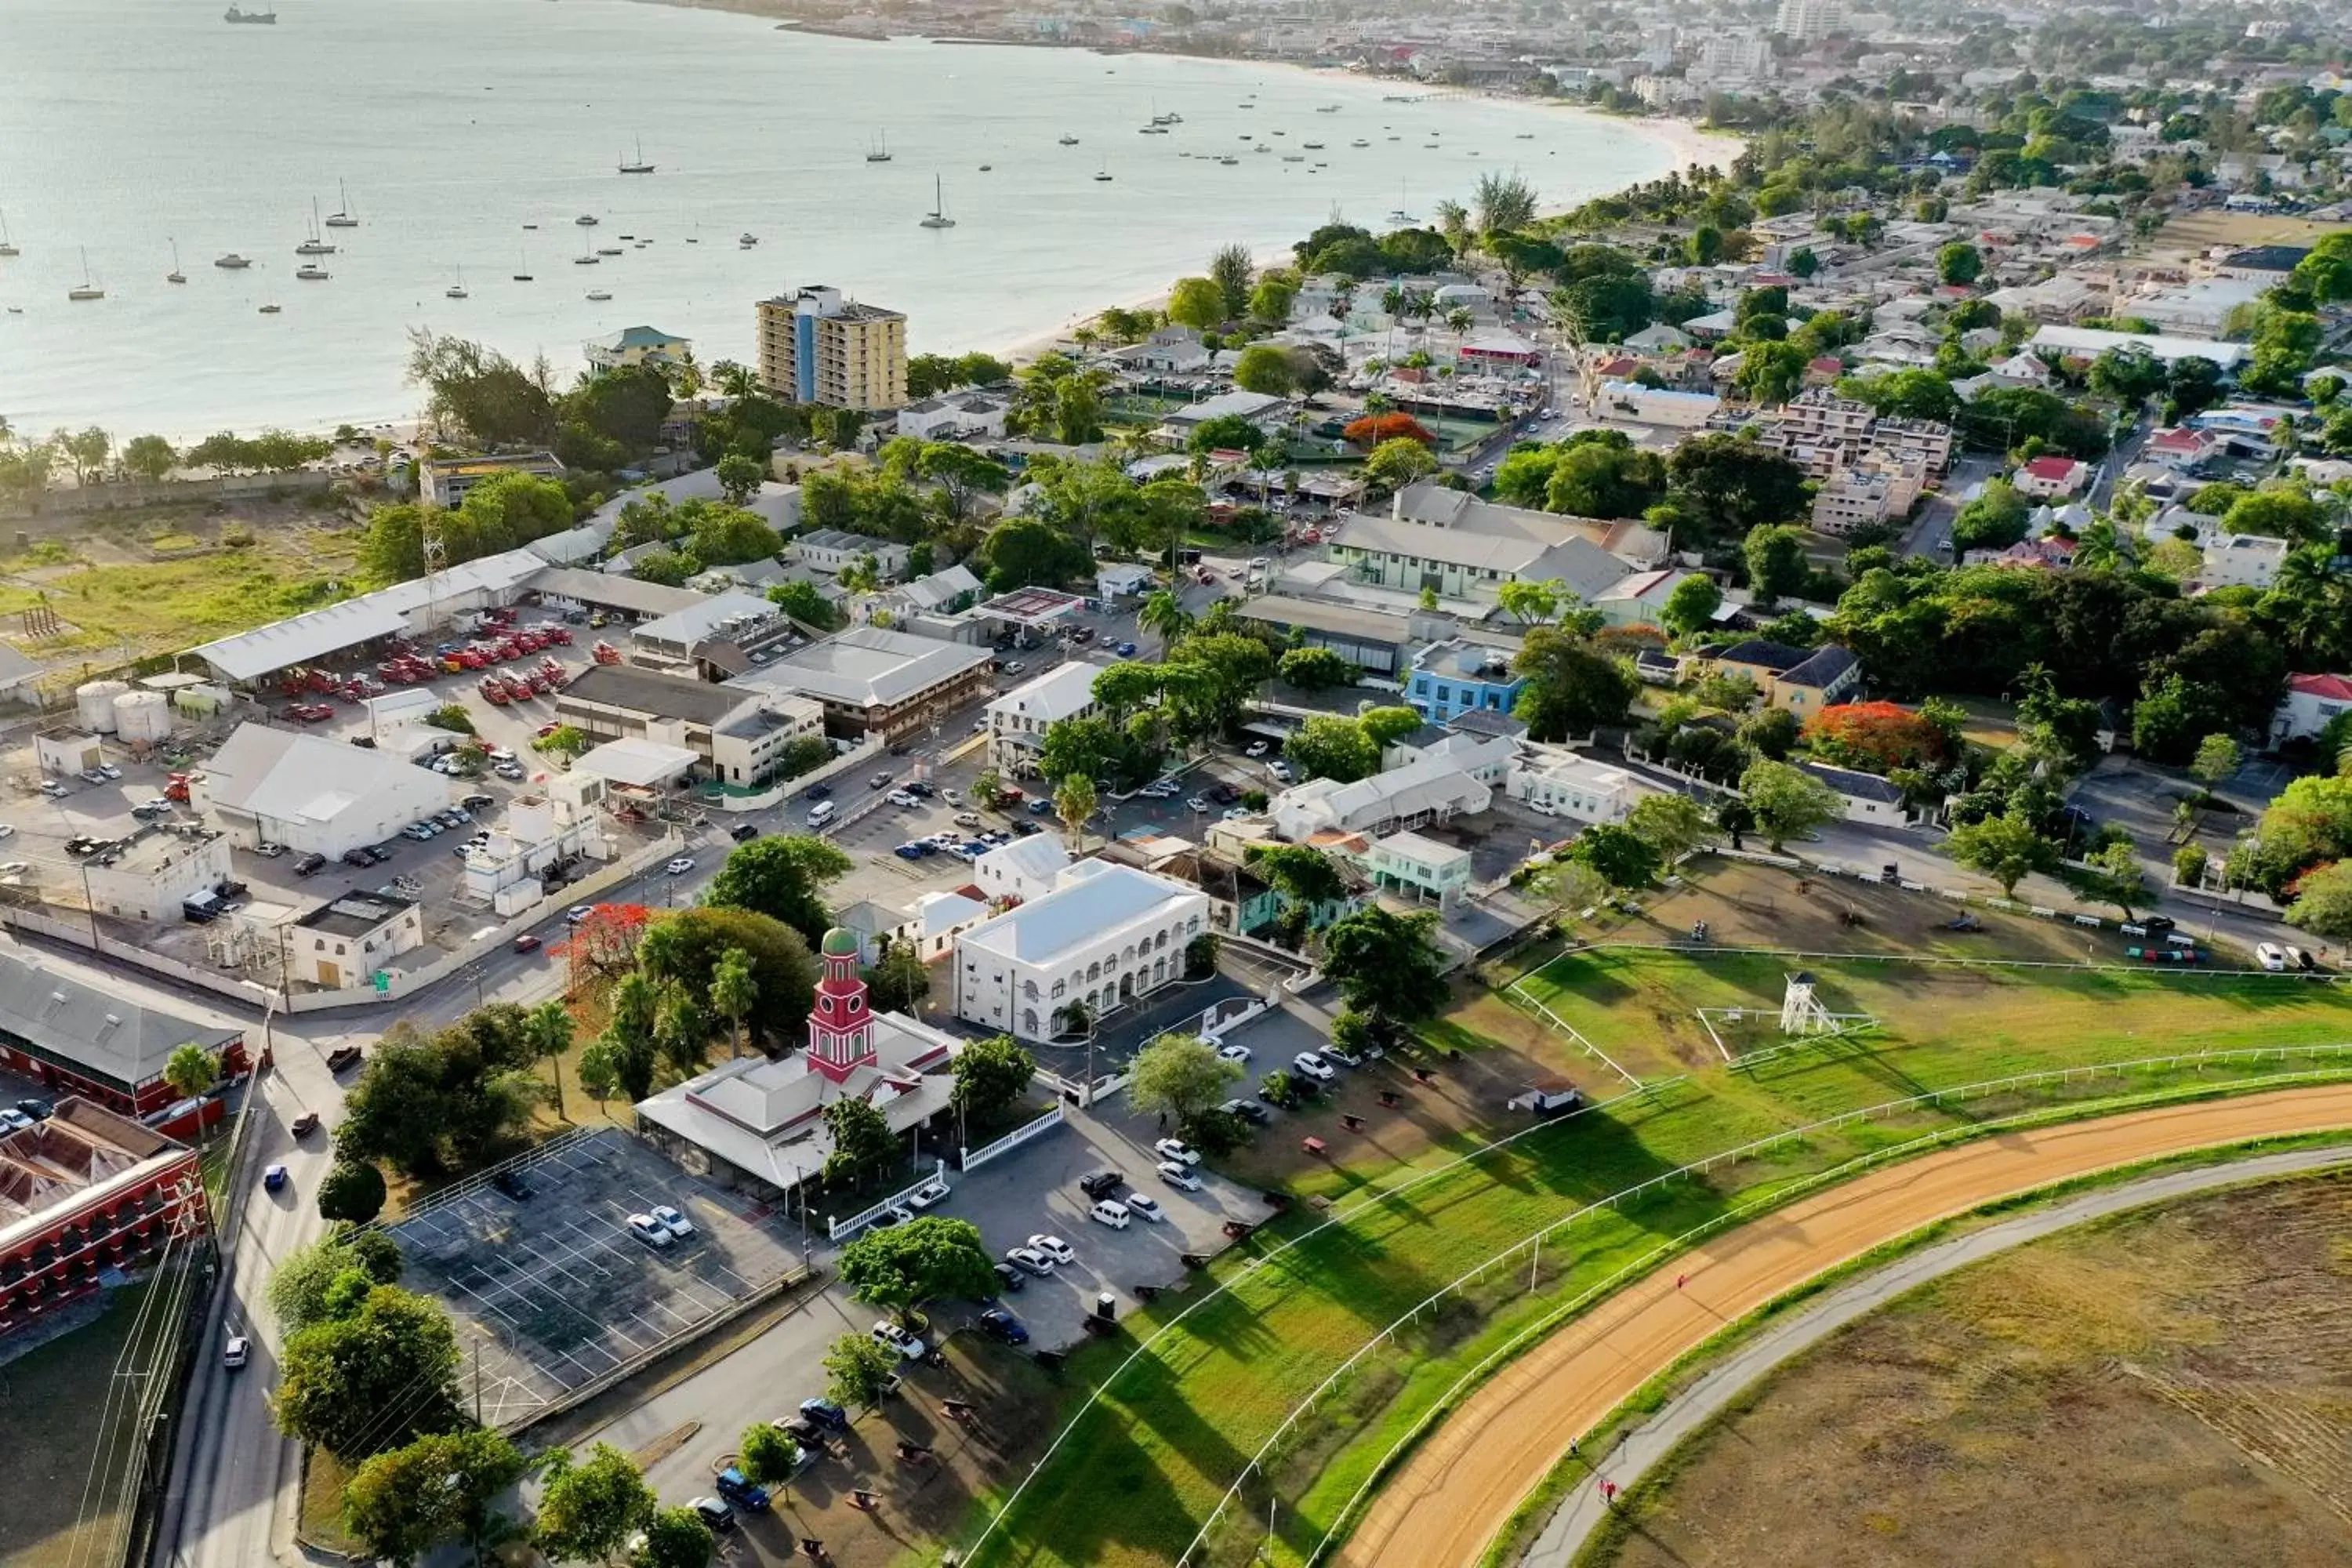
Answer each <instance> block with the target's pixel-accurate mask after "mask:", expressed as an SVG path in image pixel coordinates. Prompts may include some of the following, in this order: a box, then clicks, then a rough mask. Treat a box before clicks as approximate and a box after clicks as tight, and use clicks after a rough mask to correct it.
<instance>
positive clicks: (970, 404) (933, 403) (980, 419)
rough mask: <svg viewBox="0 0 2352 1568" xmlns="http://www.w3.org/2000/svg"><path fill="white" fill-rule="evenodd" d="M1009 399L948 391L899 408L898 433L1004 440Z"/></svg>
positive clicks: (940, 438)
mask: <svg viewBox="0 0 2352 1568" xmlns="http://www.w3.org/2000/svg"><path fill="white" fill-rule="evenodd" d="M1012 408H1013V403H1012V400H1011V399H1010V398H1007V397H1003V396H1001V395H998V394H996V393H993V392H969V391H967V392H945V393H941V394H940V395H939V396H937V397H927V398H925V399H923V401H921V402H920V403H909V404H908V405H907V406H906V407H904V408H901V409H900V410H898V434H899V435H901V436H912V437H915V438H916V439H917V440H919V441H965V442H970V441H1001V440H1003V438H1004V416H1006V415H1007V414H1009V413H1011V412H1012Z"/></svg>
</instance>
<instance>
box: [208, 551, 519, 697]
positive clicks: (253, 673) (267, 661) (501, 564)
mask: <svg viewBox="0 0 2352 1568" xmlns="http://www.w3.org/2000/svg"><path fill="white" fill-rule="evenodd" d="M546 564H547V563H545V562H543V561H541V559H540V558H539V557H538V556H537V555H535V554H533V553H532V552H530V551H528V550H509V551H508V552H505V553H504V554H501V555H486V556H484V557H482V558H481V559H480V560H478V561H468V562H467V563H465V564H463V565H461V566H452V567H450V568H449V569H448V570H446V571H445V572H436V573H434V574H431V575H430V576H427V577H419V578H417V579H416V580H415V581H414V582H409V583H395V584H393V585H392V586H391V587H389V588H379V589H377V590H376V591H375V592H374V593H373V594H362V595H360V596H359V597H357V598H354V599H345V600H344V601H343V602H342V603H341V604H339V605H326V606H325V607H323V608H321V609H316V610H310V611H307V612H305V613H304V614H302V615H299V616H289V618H287V619H285V620H282V621H272V622H271V623H270V624H269V625H268V626H256V627H255V628H254V629H253V630H251V631H249V632H239V633H238V634H237V635H236V636H235V637H222V638H220V639H219V640H218V641H215V642H208V643H205V644H204V645H203V646H201V647H196V648H194V649H193V650H192V651H193V652H194V654H195V656H196V657H197V658H201V659H203V660H204V661H205V663H206V664H209V665H210V666H212V668H213V669H214V670H215V672H216V673H218V674H219V675H220V677H221V678H222V679H226V680H238V681H249V680H257V679H260V678H261V677H263V676H265V675H268V674H270V673H271V672H272V671H275V670H280V669H286V668H291V667H292V666H294V665H298V664H316V663H318V662H320V660H322V659H326V658H331V656H333V655H335V654H338V653H341V652H342V651H343V650H344V649H345V648H349V647H357V646H359V645H360V644H361V643H364V642H373V641H374V640H375V639H376V638H378V637H398V636H401V635H403V634H404V633H405V632H406V631H407V630H408V616H409V613H410V612H411V611H414V610H420V609H423V608H424V607H425V605H427V604H446V603H448V602H449V601H451V600H453V599H456V598H458V597H459V596H461V595H467V594H471V593H477V592H484V591H487V592H489V593H492V594H502V593H506V592H509V591H510V590H512V589H514V588H516V587H519V586H520V585H521V584H522V583H523V582H524V581H525V580H526V579H528V578H530V575H531V574H533V573H535V572H539V571H541V570H544V569H545V567H546Z"/></svg>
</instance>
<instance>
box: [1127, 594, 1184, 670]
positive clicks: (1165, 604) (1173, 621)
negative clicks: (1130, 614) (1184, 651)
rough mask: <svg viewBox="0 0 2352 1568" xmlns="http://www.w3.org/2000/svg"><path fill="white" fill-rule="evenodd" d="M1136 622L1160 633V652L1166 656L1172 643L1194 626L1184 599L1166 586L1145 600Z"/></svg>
mask: <svg viewBox="0 0 2352 1568" xmlns="http://www.w3.org/2000/svg"><path fill="white" fill-rule="evenodd" d="M1135 624H1136V625H1137V626H1141V627H1142V628H1143V629H1144V630H1145V631H1148V632H1157V633H1159V634H1160V657H1161V658H1166V657H1167V654H1168V649H1169V647H1170V645H1171V644H1173V643H1174V642H1175V640H1176V639H1177V638H1178V637H1182V636H1183V635H1184V634H1185V633H1186V632H1188V631H1190V630H1192V616H1191V615H1190V614H1189V613H1188V612H1187V611H1186V610H1185V608H1184V601H1183V600H1181V599H1180V598H1178V597H1177V596H1176V595H1174V594H1173V593H1171V591H1169V590H1168V589H1166V588H1162V589H1160V592H1158V593H1156V594H1154V595H1151V597H1150V598H1148V599H1146V600H1144V601H1143V608H1142V609H1141V610H1140V611H1139V612H1138V613H1137V615H1136V617H1135Z"/></svg>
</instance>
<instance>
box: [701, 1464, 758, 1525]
mask: <svg viewBox="0 0 2352 1568" xmlns="http://www.w3.org/2000/svg"><path fill="white" fill-rule="evenodd" d="M712 1484H713V1485H714V1486H716V1487H717V1488H718V1489H719V1496H720V1497H723V1498H725V1499H726V1500H728V1501H729V1502H731V1503H733V1504H734V1505H735V1506H736V1507H737V1508H740V1509H741V1510H743V1511H744V1512H746V1513H765V1512H767V1511H768V1489H767V1488H765V1487H763V1486H761V1485H760V1484H759V1483H758V1482H757V1481H754V1480H753V1479H751V1477H749V1476H747V1475H745V1474H744V1473H743V1472H742V1471H741V1470H740V1469H739V1468H736V1467H735V1466H733V1465H730V1466H728V1467H727V1468H725V1469H723V1470H721V1471H719V1479H717V1480H716V1481H714V1482H713V1483H712Z"/></svg>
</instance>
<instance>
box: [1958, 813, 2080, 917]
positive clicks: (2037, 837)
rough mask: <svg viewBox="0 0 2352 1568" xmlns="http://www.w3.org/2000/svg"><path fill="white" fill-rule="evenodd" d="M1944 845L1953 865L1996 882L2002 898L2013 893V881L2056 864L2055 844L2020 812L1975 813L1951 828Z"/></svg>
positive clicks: (2017, 881)
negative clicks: (1996, 814)
mask: <svg viewBox="0 0 2352 1568" xmlns="http://www.w3.org/2000/svg"><path fill="white" fill-rule="evenodd" d="M1944 847H1945V849H1946V850H1947V851H1948V852H1949V854H1950V855H1951V857H1952V862H1953V864H1955V865H1958V866H1962V867H1965V868H1968V869H1969V870H1971V871H1981V872H1983V873H1984V874H1985V875H1986V876H1988V877H1990V878H1991V879H1993V880H1994V881H1996V882H1999V883H2000V896H2001V897H2002V898H2004V899H2008V898H2014V897H2016V896H2017V884H2018V883H2020V882H2021V881H2023V880H2024V879H2026V878H2027V877H2028V876H2029V875H2031V874H2032V873H2033V872H2036V871H2053V870H2055V869H2057V867H2058V853H2059V852H2058V846H2057V845H2055V844H2053V842H2051V841H2050V840H2049V839H2048V838H2046V837H2043V836H2042V832H2041V830H2040V829H2039V828H2037V827H2035V826H2034V825H2033V824H2032V823H2031V822H2029V821H2027V820H2026V819H2025V818H2023V817H2022V816H2013V815H2003V816H1985V817H1979V818H1978V819H1977V820H1976V821H1974V822H1970V823H1967V824H1964V825H1963V826H1958V827H1955V828H1954V829H1952V833H1951V837H1948V838H1947V839H1945V840H1944Z"/></svg>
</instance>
